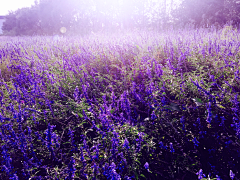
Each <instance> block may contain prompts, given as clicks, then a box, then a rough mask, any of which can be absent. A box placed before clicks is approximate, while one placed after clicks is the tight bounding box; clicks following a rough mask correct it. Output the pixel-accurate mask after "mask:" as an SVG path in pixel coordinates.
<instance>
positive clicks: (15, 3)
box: [0, 0, 34, 16]
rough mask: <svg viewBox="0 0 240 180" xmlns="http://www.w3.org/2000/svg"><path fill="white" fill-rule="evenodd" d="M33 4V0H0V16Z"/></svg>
mask: <svg viewBox="0 0 240 180" xmlns="http://www.w3.org/2000/svg"><path fill="white" fill-rule="evenodd" d="M31 5H34V0H6V1H4V0H1V2H0V16H6V15H7V14H8V11H16V10H18V9H20V8H24V7H31Z"/></svg>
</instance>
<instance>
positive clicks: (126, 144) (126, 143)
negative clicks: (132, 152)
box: [123, 138, 130, 149]
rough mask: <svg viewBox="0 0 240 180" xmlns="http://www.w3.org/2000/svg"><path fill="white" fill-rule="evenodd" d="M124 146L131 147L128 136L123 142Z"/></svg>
mask: <svg viewBox="0 0 240 180" xmlns="http://www.w3.org/2000/svg"><path fill="white" fill-rule="evenodd" d="M123 147H125V148H126V149H129V148H130V147H129V142H128V140H127V138H126V139H125V140H124V143H123Z"/></svg>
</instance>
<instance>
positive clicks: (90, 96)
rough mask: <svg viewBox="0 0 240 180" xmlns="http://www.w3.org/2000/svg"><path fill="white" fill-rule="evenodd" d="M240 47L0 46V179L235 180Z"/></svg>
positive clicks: (169, 36) (177, 39)
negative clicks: (218, 177)
mask: <svg viewBox="0 0 240 180" xmlns="http://www.w3.org/2000/svg"><path fill="white" fill-rule="evenodd" d="M226 29H227V30H228V31H229V33H226V31H227V30H226ZM238 42H239V33H238V31H236V30H232V29H231V28H225V29H223V30H220V31H216V30H214V28H212V29H197V30H194V29H189V30H186V29H185V30H169V31H168V32H164V33H156V32H133V33H131V32H130V33H126V34H121V35H118V34H113V35H110V36H107V35H104V34H102V35H94V37H93V36H89V37H84V38H80V37H68V38H65V39H64V38H63V39H61V40H60V41H51V37H33V38H30V37H24V38H10V39H1V42H0V46H1V49H2V50H1V51H0V56H1V65H0V69H1V77H2V81H1V84H0V93H1V99H0V102H1V114H0V115H1V116H0V117H1V121H0V125H1V131H0V132H1V134H0V135H1V140H0V143H1V150H0V153H1V154H2V156H1V157H0V164H2V165H1V166H0V169H1V170H2V171H1V173H0V179H10V178H12V179H17V178H16V177H18V179H59V180H60V179H61V180H62V179H120V178H121V179H179V180H180V179H202V178H203V177H202V176H201V177H200V175H197V174H196V173H198V172H199V171H200V169H202V170H203V173H204V174H206V176H207V175H210V177H211V178H213V179H214V178H215V177H217V176H216V175H218V176H220V177H221V179H230V177H231V179H233V175H232V174H231V175H229V172H230V170H231V172H233V173H234V175H235V177H234V179H237V178H239V174H238V166H239V156H240V152H239V143H240V142H239V134H238V132H239V127H238V124H239V105H238V103H239V87H240V86H239V75H238V73H239V60H238V59H239V43H238ZM200 174H201V171H200Z"/></svg>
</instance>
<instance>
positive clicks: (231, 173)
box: [229, 170, 235, 179]
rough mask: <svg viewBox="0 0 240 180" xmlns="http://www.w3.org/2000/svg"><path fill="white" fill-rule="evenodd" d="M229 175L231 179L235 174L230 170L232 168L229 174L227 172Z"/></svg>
mask: <svg viewBox="0 0 240 180" xmlns="http://www.w3.org/2000/svg"><path fill="white" fill-rule="evenodd" d="M229 175H230V178H231V179H233V178H234V176H235V174H234V173H233V172H232V170H230V174H229Z"/></svg>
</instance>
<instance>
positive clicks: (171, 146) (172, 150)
mask: <svg viewBox="0 0 240 180" xmlns="http://www.w3.org/2000/svg"><path fill="white" fill-rule="evenodd" d="M170 150H171V151H170V152H172V153H173V152H175V150H174V149H173V144H172V143H170Z"/></svg>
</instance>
